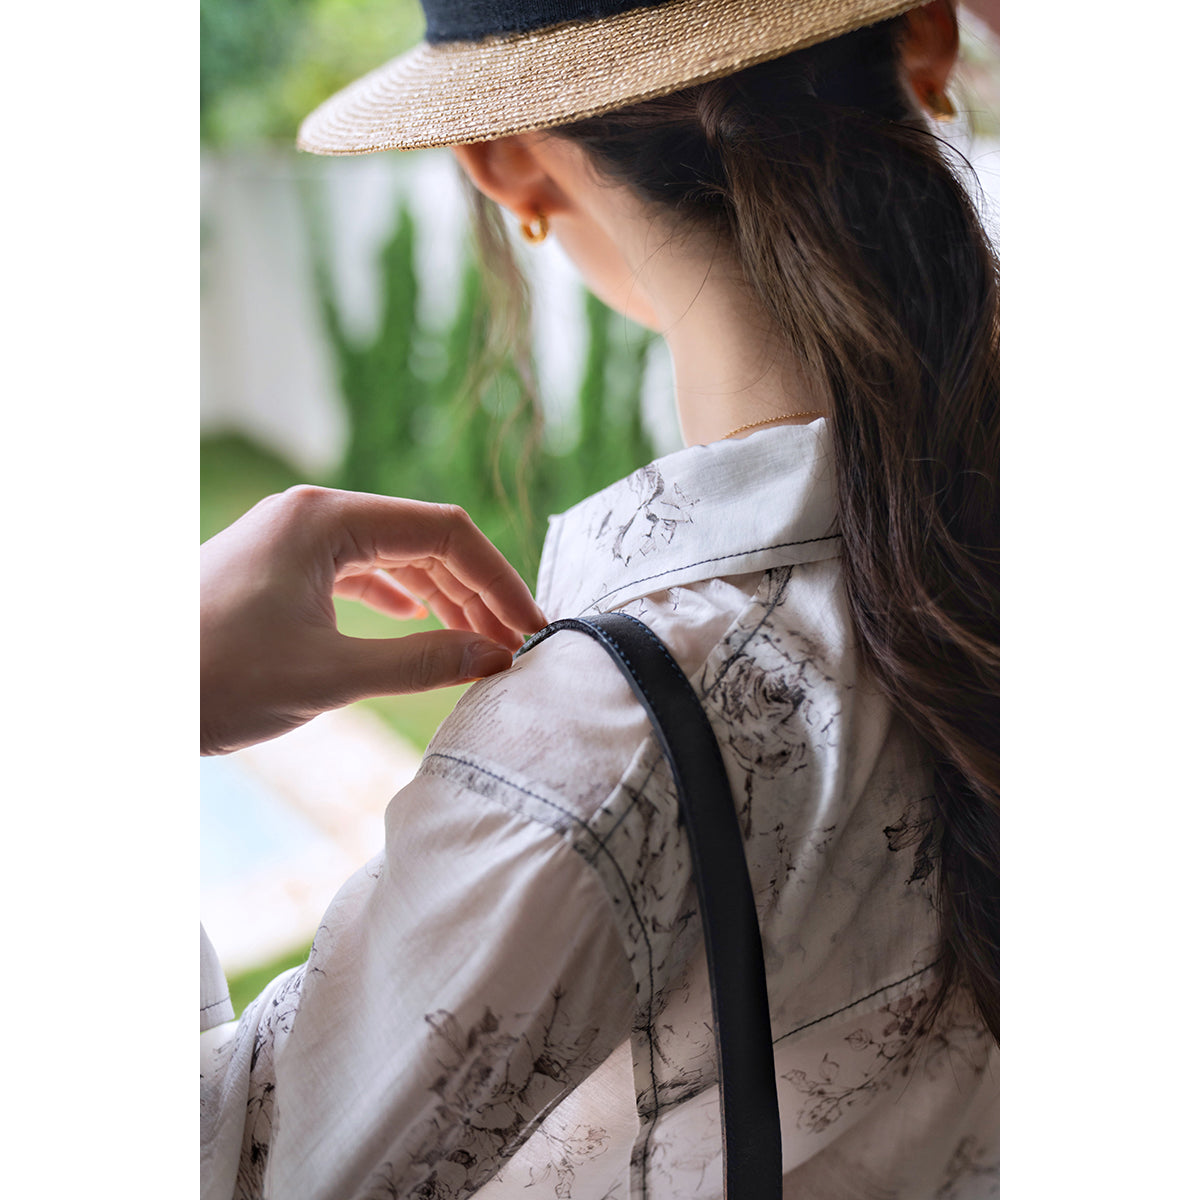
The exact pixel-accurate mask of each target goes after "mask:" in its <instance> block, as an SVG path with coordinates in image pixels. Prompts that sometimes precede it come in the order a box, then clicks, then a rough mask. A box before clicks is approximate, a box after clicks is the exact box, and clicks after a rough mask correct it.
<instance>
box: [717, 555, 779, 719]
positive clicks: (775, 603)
mask: <svg viewBox="0 0 1200 1200" xmlns="http://www.w3.org/2000/svg"><path fill="white" fill-rule="evenodd" d="M765 574H767V575H773V574H774V571H767V572H765ZM791 579H792V566H791V564H789V565H788V568H787V577H786V578H785V579H784V580H783V586H782V587H780V588H779V591H778V594H777V595H776V597H775V599H774V600H772V601H771V603H770V604H768V605H767V607H766V609H765V610H764V611H763V615H762V618H761V620H760V621H759V622H758V624H757V625H755V627H754V628H753V629H752V630H750V632H749V633H748V634H747V635H746V640H745V641H744V642H742V644H741V645H740V646H739V647H738V648H737V649H736V650H735V651H734V652H733V653H732V654H731V655H730V656H729V657H728V658H727V659H726V660H725V661H724V662H723V663H722V664H721V669H720V670H719V671H718V672H717V673H716V675H715V676H714V678H713V681H712V683H710V684H709V685H708V689H707V690H706V691H705V693H704V697H703V698H704V699H705V700H707V699H708V698H709V696H711V695H712V693H713V692H714V691H715V690H716V687H717V684H719V683H720V682H721V680H722V679H724V678H725V676H726V675H727V674H728V672H729V669H730V667H732V666H733V664H734V663H735V662H737V660H738V659H739V658H741V657H742V656H743V655H744V654H745V653H746V647H747V646H749V645H750V643H751V642H752V641H753V640H754V639H755V638H756V637H758V634H759V631H760V630H761V629H762V627H763V626H764V625H765V624H766V623H767V618H768V617H769V616H770V615H771V614H772V613H773V612H774V611H775V610H776V609H777V608H778V607H779V606H780V604H782V603H783V594H784V592H785V591H787V585H788V584H789V583H790V582H791Z"/></svg>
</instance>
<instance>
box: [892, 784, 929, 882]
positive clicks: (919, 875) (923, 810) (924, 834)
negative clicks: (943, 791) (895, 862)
mask: <svg viewBox="0 0 1200 1200" xmlns="http://www.w3.org/2000/svg"><path fill="white" fill-rule="evenodd" d="M936 832H937V823H936V822H935V821H934V819H933V797H932V796H922V797H921V799H920V800H914V801H913V802H912V803H911V804H909V805H908V807H907V808H906V809H905V810H904V812H903V813H902V814H901V816H900V820H898V821H897V822H896V823H895V824H894V825H888V826H885V828H884V830H883V834H884V837H886V838H887V847H888V850H890V851H891V852H892V853H896V852H898V851H900V850H907V849H909V847H912V846H915V847H916V849H915V851H914V853H913V869H912V874H911V875H910V876H909V877H908V882H909V883H918V882H920V881H921V880H922V879H926V878H928V877H929V876H930V875H931V874H933V869H934V867H935V866H936V861H937V848H936V846H935V844H934V838H935V835H936Z"/></svg>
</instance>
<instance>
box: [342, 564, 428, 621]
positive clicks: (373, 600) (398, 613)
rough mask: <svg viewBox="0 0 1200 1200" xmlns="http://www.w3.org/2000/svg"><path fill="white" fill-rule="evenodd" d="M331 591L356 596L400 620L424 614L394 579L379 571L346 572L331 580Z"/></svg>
mask: <svg viewBox="0 0 1200 1200" xmlns="http://www.w3.org/2000/svg"><path fill="white" fill-rule="evenodd" d="M333 592H334V595H335V596H341V597H342V598H343V599H346V600H358V601H359V602H360V603H362V604H367V605H369V606H370V607H371V608H373V609H375V610H376V611H377V612H381V613H386V614H387V615H388V616H389V617H398V618H399V619H401V620H406V619H409V618H412V617H423V616H425V615H426V609H425V606H424V605H423V604H421V602H420V601H418V600H414V599H413V597H412V596H411V595H410V594H409V593H408V592H407V591H405V589H404V588H403V587H401V586H400V584H399V583H397V581H396V580H395V579H393V578H392V577H391V576H390V575H388V574H385V573H384V572H383V571H370V572H368V573H366V574H363V575H347V576H345V577H344V578H342V579H339V580H337V582H336V583H334V585H333Z"/></svg>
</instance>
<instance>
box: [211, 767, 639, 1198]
mask: <svg viewBox="0 0 1200 1200" xmlns="http://www.w3.org/2000/svg"><path fill="white" fill-rule="evenodd" d="M485 777H486V775H485V774H479V775H477V778H485ZM633 1007H634V984H633V980H632V976H631V973H630V968H629V965H628V961H627V958H626V954H625V951H624V949H623V946H622V942H621V939H620V937H619V935H618V933H617V930H616V928H615V921H614V917H613V915H612V908H611V905H610V903H609V901H608V898H607V894H606V892H605V890H604V888H603V886H602V884H601V882H600V880H599V879H598V877H597V876H596V874H595V872H594V870H593V869H592V868H591V867H590V865H589V864H588V863H587V862H586V861H585V860H584V859H583V857H581V855H580V854H579V853H578V852H577V851H576V850H575V849H573V848H572V846H571V844H570V842H569V840H568V839H567V838H565V837H564V835H563V832H562V830H561V829H558V828H556V827H555V826H554V825H553V824H552V823H548V822H541V821H538V820H534V819H531V818H530V817H529V815H528V814H526V813H521V812H516V811H513V810H512V809H511V808H510V807H506V806H504V805H503V804H502V803H500V802H498V801H497V800H495V799H494V798H491V797H489V796H488V795H487V794H486V788H483V787H478V786H476V787H471V786H468V785H467V784H466V783H463V782H461V781H459V782H456V781H455V780H453V779H451V778H447V777H445V776H444V775H439V774H431V773H423V774H421V775H418V777H417V778H416V779H415V780H414V781H413V783H411V784H410V785H409V786H408V787H407V788H405V789H404V790H403V791H402V792H400V793H399V795H397V797H396V798H395V799H394V800H393V801H392V803H391V805H390V807H389V809H388V814H387V841H386V849H385V851H384V853H383V854H382V855H380V856H379V857H378V858H377V859H375V860H374V861H373V862H371V863H370V864H368V865H367V866H366V867H364V868H363V869H362V870H361V871H359V872H358V873H357V874H356V875H354V876H353V877H352V878H351V879H350V880H349V881H348V882H347V883H346V884H345V885H344V887H343V888H342V889H341V891H340V892H339V893H338V895H337V897H336V898H335V899H334V901H333V903H332V905H331V906H330V908H329V910H328V912H327V913H326V914H325V916H324V918H323V920H322V923H321V925H320V928H319V929H318V931H317V935H316V937H315V939H314V942H313V948H312V952H311V954H310V956H309V959H308V961H307V963H305V964H304V965H303V966H301V967H299V968H297V969H295V970H294V971H291V972H288V973H286V974H284V975H282V976H280V977H279V978H278V979H276V980H275V981H274V982H273V983H272V984H271V985H270V986H269V987H268V988H267V989H266V990H265V991H264V992H263V993H262V995H261V996H259V997H258V999H257V1000H255V1001H254V1002H253V1003H252V1004H251V1005H250V1006H249V1007H248V1008H247V1010H246V1012H245V1013H244V1014H243V1016H242V1018H241V1020H240V1021H238V1022H236V1023H234V1022H230V1023H228V1024H224V1025H220V1026H217V1027H216V1028H213V1029H209V1030H208V1032H206V1033H204V1034H202V1039H201V1046H202V1053H201V1089H202V1131H201V1132H202V1156H201V1178H202V1195H203V1197H204V1200H217V1198H218V1197H220V1198H222V1200H226V1198H228V1197H230V1196H234V1197H251V1196H260V1195H265V1196H279V1197H284V1196H286V1197H306V1198H312V1200H317V1198H328V1200H350V1198H351V1197H357V1198H362V1200H368V1198H375V1197H394V1196H407V1195H421V1196H428V1197H436V1198H438V1200H449V1198H451V1197H464V1196H468V1195H470V1194H472V1193H473V1192H474V1191H476V1190H477V1189H478V1188H479V1187H480V1186H481V1185H482V1184H483V1183H485V1182H486V1181H487V1180H488V1179H489V1178H491V1177H492V1176H493V1175H494V1174H495V1173H496V1171H498V1170H499V1169H500V1167H501V1166H502V1165H503V1163H504V1161H505V1160H506V1159H507V1158H508V1157H510V1156H511V1155H512V1154H513V1153H514V1151H515V1150H516V1149H517V1148H518V1147H519V1146H520V1145H521V1143H522V1142H523V1141H524V1140H525V1138H526V1137H528V1135H529V1134H530V1133H531V1132H532V1131H533V1129H534V1128H535V1127H536V1125H537V1123H538V1121H540V1120H541V1118H542V1117H544V1116H545V1114H546V1113H547V1112H548V1111H549V1110H550V1109H551V1108H552V1107H553V1106H554V1105H555V1104H557V1103H558V1102H559V1101H560V1100H561V1099H562V1098H563V1097H564V1096H565V1095H566V1093H567V1092H568V1091H570V1090H571V1089H572V1088H573V1087H575V1086H576V1085H577V1084H578V1083H579V1082H581V1081H582V1080H583V1079H584V1078H585V1077H586V1076H587V1075H588V1074H590V1073H591V1072H592V1071H593V1070H594V1069H595V1068H596V1067H597V1066H598V1065H599V1064H600V1063H601V1062H603V1060H604V1059H605V1058H607V1057H608V1055H609V1054H610V1053H611V1052H612V1051H613V1049H614V1048H615V1047H617V1046H618V1045H619V1044H620V1043H621V1042H622V1041H623V1040H624V1039H625V1038H626V1037H628V1035H629V1028H630V1023H631V1020H632V1014H633Z"/></svg>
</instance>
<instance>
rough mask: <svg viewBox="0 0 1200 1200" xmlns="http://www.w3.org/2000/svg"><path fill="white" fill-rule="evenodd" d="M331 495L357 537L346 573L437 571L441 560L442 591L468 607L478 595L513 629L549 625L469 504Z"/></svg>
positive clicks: (344, 552)
mask: <svg viewBox="0 0 1200 1200" xmlns="http://www.w3.org/2000/svg"><path fill="white" fill-rule="evenodd" d="M330 495H332V496H334V497H336V500H335V501H334V502H333V508H334V510H337V509H340V510H341V511H340V512H337V513H336V518H337V519H338V520H339V521H340V522H341V523H342V525H343V526H344V527H345V529H346V531H347V533H348V535H349V536H348V537H347V538H345V539H344V540H343V542H342V544H341V546H340V548H339V553H338V555H337V564H338V574H339V575H340V574H342V573H351V574H353V573H356V572H354V570H353V568H354V567H356V566H357V567H362V566H367V565H371V566H379V567H384V568H388V569H393V568H398V569H403V568H406V567H416V568H417V569H418V570H420V569H424V570H426V571H430V572H431V573H432V571H433V568H434V565H435V564H436V566H437V568H438V574H437V575H436V576H434V579H435V582H436V583H437V584H438V586H439V590H440V591H442V592H443V594H445V595H446V596H447V598H448V599H450V600H451V601H452V602H454V603H457V604H458V605H459V606H460V607H464V609H465V608H466V607H467V606H468V602H469V601H470V597H471V596H477V597H478V598H479V601H481V602H482V608H484V609H486V610H488V612H489V613H491V614H493V615H494V616H495V618H496V619H498V620H499V622H500V623H501V624H502V625H505V626H507V627H508V628H509V629H512V630H516V631H518V632H520V633H532V632H533V631H534V630H536V629H540V628H541V626H542V625H543V624H545V618H544V616H543V614H542V612H541V610H540V609H539V608H538V607H537V605H536V604H535V603H534V601H533V597H532V596H531V595H530V593H529V589H528V588H527V587H526V586H525V582H524V580H523V579H522V578H521V577H520V575H518V574H517V572H516V571H515V570H514V569H513V568H512V567H511V566H510V565H509V563H508V562H507V560H506V559H505V558H504V556H503V555H502V554H501V553H500V551H499V550H497V549H496V547H495V546H493V545H492V543H491V542H489V541H488V539H487V538H486V537H484V535H483V534H482V533H481V532H480V531H479V529H478V528H477V527H476V525H475V524H474V522H473V521H472V520H471V518H470V517H468V516H467V514H466V513H465V512H464V511H463V510H462V509H461V508H458V507H457V506H455V505H446V504H425V503H422V502H421V501H417V500H399V499H395V498H393V497H388V496H366V495H359V494H356V493H330ZM443 570H444V571H445V575H444V576H443V575H442V574H441V571H443ZM450 581H453V584H451V582H450ZM458 589H461V594H459V595H456V594H455V592H456V590H458ZM469 607H470V608H471V610H472V611H471V613H470V616H471V617H473V618H474V619H475V620H477V621H478V622H479V623H480V624H485V625H486V624H487V618H486V617H484V616H483V615H482V612H481V611H480V605H479V604H478V603H473V602H471V603H470V604H469Z"/></svg>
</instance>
